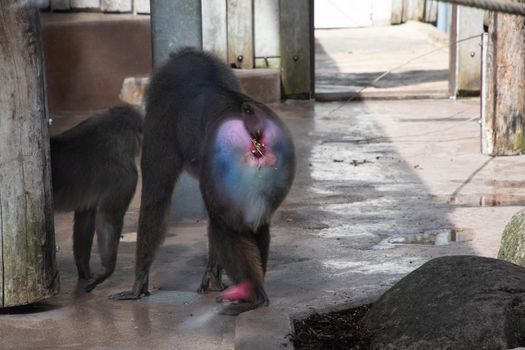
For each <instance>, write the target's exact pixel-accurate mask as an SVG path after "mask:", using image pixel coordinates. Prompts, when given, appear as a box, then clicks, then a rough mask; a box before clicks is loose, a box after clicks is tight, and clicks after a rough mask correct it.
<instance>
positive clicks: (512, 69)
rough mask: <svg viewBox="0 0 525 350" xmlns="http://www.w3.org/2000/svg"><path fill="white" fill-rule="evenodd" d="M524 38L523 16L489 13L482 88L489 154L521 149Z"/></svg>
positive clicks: (524, 146)
mask: <svg viewBox="0 0 525 350" xmlns="http://www.w3.org/2000/svg"><path fill="white" fill-rule="evenodd" d="M519 2H521V3H524V2H525V1H524V0H520V1H519ZM524 38H525V17H521V16H512V15H505V14H497V13H496V14H492V15H491V19H490V23H489V50H488V58H487V92H486V94H487V96H486V99H487V113H486V123H487V125H488V126H489V130H490V127H491V128H492V135H488V136H487V138H488V139H489V140H492V141H493V147H492V152H491V153H489V154H490V155H494V156H500V155H516V154H523V153H525V59H524V57H525V40H524ZM488 149H490V147H488Z"/></svg>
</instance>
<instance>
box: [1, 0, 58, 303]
mask: <svg viewBox="0 0 525 350" xmlns="http://www.w3.org/2000/svg"><path fill="white" fill-rule="evenodd" d="M32 3H33V2H32V1H18V0H0V8H1V9H2V10H1V11H0V81H1V82H2V83H1V84H2V87H1V88H0V252H1V255H0V268H1V270H0V296H1V300H0V306H1V307H8V306H16V305H24V304H29V303H33V302H36V301H39V300H42V299H45V298H47V297H50V296H52V295H54V294H56V293H57V292H58V287H59V283H58V272H57V269H56V262H55V240H54V229H53V211H52V205H51V201H52V200H51V177H50V175H51V174H50V163H49V136H48V132H47V107H46V102H45V101H46V94H45V84H44V65H43V58H42V45H41V42H40V23H39V18H38V9H37V8H36V7H35V6H34V5H32Z"/></svg>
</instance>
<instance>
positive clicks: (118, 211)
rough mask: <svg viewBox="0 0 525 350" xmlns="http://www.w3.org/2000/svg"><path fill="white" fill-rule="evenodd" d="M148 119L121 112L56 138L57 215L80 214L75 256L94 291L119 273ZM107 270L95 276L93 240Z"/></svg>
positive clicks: (107, 114)
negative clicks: (123, 234)
mask: <svg viewBox="0 0 525 350" xmlns="http://www.w3.org/2000/svg"><path fill="white" fill-rule="evenodd" d="M141 140H142V117H141V115H140V114H139V113H138V112H137V111H135V110H134V109H132V108H131V107H115V108H111V109H110V110H108V111H106V112H103V113H100V114H98V115H96V116H93V117H91V118H89V119H87V120H86V121H84V122H82V123H80V124H78V125H77V126H75V127H73V128H71V129H69V130H67V131H65V132H64V133H62V134H60V135H57V136H54V137H51V139H50V144H51V175H52V182H53V202H54V206H55V210H56V211H75V223H74V228H73V253H74V256H75V262H76V265H77V269H78V277H79V278H80V279H86V280H88V284H87V286H86V287H85V289H86V290H87V291H91V290H92V289H93V288H95V287H96V285H97V284H99V283H101V282H103V281H104V280H105V279H106V278H108V277H109V276H110V275H111V274H112V273H113V271H114V270H115V264H116V261H117V249H118V243H119V239H120V234H121V232H122V225H123V219H124V214H125V213H126V210H127V208H128V206H129V203H130V201H131V199H132V197H133V194H134V193H135V189H136V186H137V177H138V175H137V167H136V165H135V158H136V157H137V156H138V154H139V151H140V146H141ZM95 231H96V232H97V241H98V247H99V253H100V258H101V260H102V269H101V270H100V271H99V272H98V273H97V274H95V275H92V274H91V270H90V267H89V260H90V256H91V246H92V243H93V236H94V234H95Z"/></svg>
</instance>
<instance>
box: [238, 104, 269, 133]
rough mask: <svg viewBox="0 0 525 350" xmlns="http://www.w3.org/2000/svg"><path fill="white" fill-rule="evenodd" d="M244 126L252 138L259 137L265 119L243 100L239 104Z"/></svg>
mask: <svg viewBox="0 0 525 350" xmlns="http://www.w3.org/2000/svg"><path fill="white" fill-rule="evenodd" d="M241 111H242V120H243V122H244V126H245V128H246V130H248V133H249V134H250V136H251V137H252V138H255V139H259V138H260V137H261V135H262V131H263V129H264V125H265V120H264V118H262V117H260V116H259V115H258V114H257V113H255V111H254V109H253V107H252V106H251V105H250V104H249V103H247V102H245V103H243V104H242V106H241Z"/></svg>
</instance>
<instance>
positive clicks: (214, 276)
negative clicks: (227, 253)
mask: <svg viewBox="0 0 525 350" xmlns="http://www.w3.org/2000/svg"><path fill="white" fill-rule="evenodd" d="M226 288H228V286H227V285H225V284H224V283H222V268H221V267H220V266H219V265H212V266H208V268H207V269H206V271H205V272H204V275H203V276H202V281H201V285H200V287H199V289H197V292H198V293H201V294H203V293H206V292H222V291H223V290H225V289H226Z"/></svg>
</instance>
